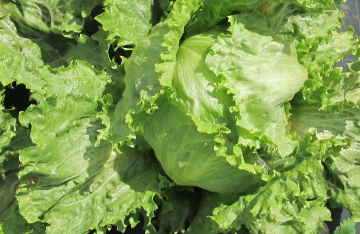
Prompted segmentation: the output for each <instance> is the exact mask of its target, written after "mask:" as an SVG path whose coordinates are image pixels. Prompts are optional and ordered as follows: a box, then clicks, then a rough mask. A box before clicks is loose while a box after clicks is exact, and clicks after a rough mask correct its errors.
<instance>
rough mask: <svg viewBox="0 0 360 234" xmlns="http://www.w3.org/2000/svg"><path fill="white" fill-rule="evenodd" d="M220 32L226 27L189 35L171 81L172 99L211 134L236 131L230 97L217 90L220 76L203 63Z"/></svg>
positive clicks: (202, 129)
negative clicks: (230, 108)
mask: <svg viewBox="0 0 360 234" xmlns="http://www.w3.org/2000/svg"><path fill="white" fill-rule="evenodd" d="M221 32H225V28H223V27H219V28H214V29H213V30H210V31H208V32H206V33H203V34H198V35H195V36H192V37H189V38H187V39H186V40H185V41H184V42H183V43H182V44H181V46H180V48H179V50H178V52H177V59H176V68H175V74H174V78H173V84H172V86H173V88H174V95H175V96H174V98H176V101H177V103H178V104H179V106H183V108H184V111H185V112H188V115H189V116H191V118H192V120H193V121H194V124H195V125H196V126H197V130H198V131H199V132H205V133H210V134H211V133H216V132H218V131H224V132H227V133H229V132H230V129H232V130H235V129H234V128H235V127H234V126H235V119H234V118H233V117H232V116H231V113H230V110H229V107H230V106H232V105H234V103H233V100H232V98H231V97H229V96H227V95H226V91H224V90H218V83H219V82H220V79H219V78H218V77H216V75H215V74H214V73H213V72H212V71H211V70H210V69H209V68H208V67H207V65H206V63H205V57H206V55H207V54H208V53H209V51H210V47H211V45H212V44H214V43H215V40H216V38H217V36H218V35H219V34H220V33H221ZM199 90H201V92H199ZM229 128H230V129H229ZM228 137H230V136H228Z"/></svg>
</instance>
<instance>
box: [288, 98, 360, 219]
mask: <svg viewBox="0 0 360 234" xmlns="http://www.w3.org/2000/svg"><path fill="white" fill-rule="evenodd" d="M319 109H320V106H319V105H317V106H316V105H309V104H306V105H305V104H304V105H297V106H296V107H294V110H293V111H292V113H293V115H292V118H291V119H290V124H291V128H292V129H293V130H294V131H296V132H297V133H298V136H299V137H303V136H304V135H305V134H307V133H308V132H310V131H312V129H316V135H317V137H318V138H319V139H322V140H323V141H324V142H330V139H334V138H336V139H338V142H339V143H338V145H333V147H331V148H329V149H330V150H333V152H332V153H331V154H330V155H329V156H328V157H326V158H324V161H323V164H324V166H325V178H326V179H327V186H328V190H329V194H330V201H331V203H332V204H333V205H336V206H343V207H346V208H348V209H349V210H350V211H351V213H352V215H353V219H354V220H355V221H359V212H358V209H357V208H355V207H358V206H359V202H358V199H357V197H358V196H359V194H360V186H359V185H358V183H357V182H356V179H355V178H358V176H359V173H360V167H359V160H360V154H359V142H360V126H359V116H360V108H359V107H355V106H353V105H350V106H349V105H347V106H344V107H343V108H342V110H341V111H340V112H335V113H334V112H333V111H331V110H319ZM340 140H342V141H347V142H349V143H347V144H346V145H342V144H340ZM332 141H333V140H332ZM349 145H350V146H349Z"/></svg>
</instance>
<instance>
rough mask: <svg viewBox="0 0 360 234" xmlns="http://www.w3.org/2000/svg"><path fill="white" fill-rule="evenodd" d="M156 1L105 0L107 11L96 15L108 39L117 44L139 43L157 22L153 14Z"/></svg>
mask: <svg viewBox="0 0 360 234" xmlns="http://www.w3.org/2000/svg"><path fill="white" fill-rule="evenodd" d="M153 4H154V1H153V0H140V1H130V2H129V1H125V0H120V1H115V0H106V1H104V5H105V12H104V13H102V14H101V15H99V16H97V17H96V20H98V21H99V22H100V23H101V24H102V27H103V29H104V30H105V31H107V32H108V38H107V40H108V41H109V42H110V44H111V42H113V41H115V42H116V43H117V46H124V45H137V44H138V43H139V42H140V41H141V40H143V39H144V37H147V35H148V34H149V32H150V29H151V28H152V26H153V24H154V23H155V22H154V21H155V19H154V16H153V14H152V11H153V8H154V6H153Z"/></svg>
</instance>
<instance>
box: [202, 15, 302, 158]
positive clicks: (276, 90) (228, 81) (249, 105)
mask: <svg viewBox="0 0 360 234" xmlns="http://www.w3.org/2000/svg"><path fill="white" fill-rule="evenodd" d="M230 23H231V25H232V26H231V27H230V32H231V35H222V36H220V37H219V38H218V40H217V41H216V43H214V45H213V46H212V47H211V53H209V55H208V56H207V58H206V63H207V64H208V66H209V68H210V69H211V70H212V71H213V72H214V73H215V74H216V75H217V76H220V77H221V78H222V82H221V86H222V87H224V88H225V89H227V90H228V93H231V94H233V99H234V101H235V104H236V107H234V109H236V111H238V112H239V116H237V125H238V126H239V127H241V128H242V129H245V130H246V131H247V132H249V134H251V135H255V137H256V138H258V139H260V140H262V141H264V142H267V143H269V144H273V145H274V146H275V147H276V149H275V150H276V151H278V152H279V154H281V155H283V156H285V155H289V154H290V153H291V152H292V151H293V150H294V148H295V146H296V143H294V142H293V140H292V139H291V137H290V136H288V134H287V131H286V125H287V111H286V103H287V102H288V101H290V100H291V99H292V97H293V96H294V94H295V93H297V92H298V91H299V90H300V88H301V87H302V85H303V83H304V82H305V80H306V79H307V71H306V69H305V68H304V67H302V66H301V65H300V64H299V62H298V61H297V57H296V55H294V53H293V50H292V49H291V45H290V44H288V43H286V42H278V41H275V40H274V39H273V38H272V37H270V36H263V35H260V34H258V33H254V32H251V31H248V30H247V29H246V28H245V27H244V26H243V24H241V23H239V22H238V21H237V16H233V17H231V18H230ZM255 41H256V44H255V43H254V42H255ZM240 131H241V130H240ZM239 137H242V138H245V139H246V138H247V137H246V135H245V134H242V135H240V134H239ZM250 139H251V137H250ZM251 140H252V139H251ZM239 143H241V144H243V145H246V144H247V143H246V142H245V141H244V140H243V142H241V140H239ZM251 144H252V145H250V146H256V145H257V144H258V143H251ZM275 150H274V151H275Z"/></svg>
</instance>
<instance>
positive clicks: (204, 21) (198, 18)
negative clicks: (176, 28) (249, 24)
mask: <svg viewBox="0 0 360 234" xmlns="http://www.w3.org/2000/svg"><path fill="white" fill-rule="evenodd" d="M262 2H263V1H262V0H202V6H201V8H200V10H199V11H198V12H197V13H196V14H195V15H194V17H193V18H192V19H191V21H190V22H189V24H188V25H187V26H186V29H185V32H186V33H187V36H192V35H194V34H199V33H202V32H205V31H207V29H209V28H211V27H212V26H214V25H216V24H218V23H220V22H221V21H222V20H224V19H226V17H227V16H229V15H230V14H232V13H233V12H239V11H241V10H244V9H253V8H256V7H258V6H259V5H260V4H261V3H262Z"/></svg>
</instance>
